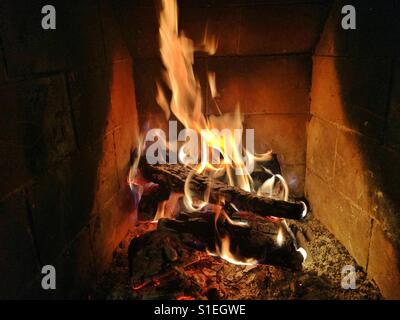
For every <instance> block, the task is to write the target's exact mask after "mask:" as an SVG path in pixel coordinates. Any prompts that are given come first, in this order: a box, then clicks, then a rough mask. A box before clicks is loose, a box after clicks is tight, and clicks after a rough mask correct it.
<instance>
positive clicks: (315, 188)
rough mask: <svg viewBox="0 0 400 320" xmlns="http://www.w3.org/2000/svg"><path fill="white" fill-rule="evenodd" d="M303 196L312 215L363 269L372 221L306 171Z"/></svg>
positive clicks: (330, 187) (365, 264)
mask: <svg viewBox="0 0 400 320" xmlns="http://www.w3.org/2000/svg"><path fill="white" fill-rule="evenodd" d="M306 197H307V199H308V200H309V201H310V205H311V210H312V214H314V215H315V217H317V219H318V220H320V221H321V222H322V223H323V224H324V225H325V226H326V227H327V228H328V229H329V231H331V232H332V233H333V234H334V235H335V237H336V238H337V239H338V240H339V241H340V242H341V243H342V244H343V245H344V246H345V247H346V248H347V250H348V251H349V252H350V254H351V255H352V256H353V257H354V258H355V260H356V261H357V263H358V264H359V265H360V266H361V267H363V268H366V266H367V260H368V248H369V241H370V235H371V221H372V219H371V218H370V217H369V216H368V214H366V213H365V212H363V211H361V210H359V209H357V208H356V207H355V206H354V205H352V203H351V201H349V200H348V199H347V198H345V197H344V196H343V195H342V194H341V193H339V192H338V190H337V189H336V188H334V187H332V186H331V185H329V184H328V183H326V182H325V181H323V180H322V179H321V178H319V177H318V176H317V175H316V174H314V173H313V172H312V171H311V169H309V168H307V174H306Z"/></svg>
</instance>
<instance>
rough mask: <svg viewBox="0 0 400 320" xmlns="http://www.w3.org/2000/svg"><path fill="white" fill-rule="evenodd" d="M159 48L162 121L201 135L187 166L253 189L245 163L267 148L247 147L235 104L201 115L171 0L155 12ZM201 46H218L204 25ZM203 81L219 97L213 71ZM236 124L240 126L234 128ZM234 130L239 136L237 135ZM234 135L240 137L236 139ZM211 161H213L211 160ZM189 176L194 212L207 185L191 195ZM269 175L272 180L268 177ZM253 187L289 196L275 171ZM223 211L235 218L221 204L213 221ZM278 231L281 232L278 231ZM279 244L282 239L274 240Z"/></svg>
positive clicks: (163, 206)
mask: <svg viewBox="0 0 400 320" xmlns="http://www.w3.org/2000/svg"><path fill="white" fill-rule="evenodd" d="M159 35H160V53H161V59H162V62H163V65H164V67H165V72H164V79H165V84H166V85H167V86H168V88H169V89H170V91H171V93H172V97H171V99H170V100H168V99H167V98H166V97H167V95H166V94H165V93H164V91H163V89H162V86H161V85H159V84H157V96H156V100H157V102H158V104H159V105H160V107H161V109H162V110H163V112H164V114H165V116H166V118H167V120H168V119H169V118H170V115H171V113H172V114H173V115H174V116H175V117H176V118H177V119H178V120H179V121H180V122H181V123H182V124H183V125H184V127H185V128H187V129H192V130H194V131H195V132H197V133H198V134H200V136H201V138H202V139H201V144H200V146H199V148H200V150H201V159H199V160H200V162H199V164H198V165H196V166H193V167H191V168H192V169H193V170H194V171H193V172H197V173H203V174H206V175H208V176H209V177H210V183H211V181H212V180H213V179H221V178H225V179H226V182H227V183H228V184H229V185H231V186H238V187H240V188H242V189H243V190H246V191H249V192H256V190H254V183H253V180H252V178H251V175H250V172H249V169H248V168H249V167H248V166H249V165H250V166H252V167H253V166H254V164H255V163H256V162H259V161H266V160H270V159H271V154H272V153H271V152H267V153H265V154H261V155H257V154H255V153H254V152H252V151H249V148H248V146H247V141H246V148H245V147H244V146H243V145H242V130H243V125H242V123H243V118H242V114H241V113H240V109H239V104H237V106H236V109H235V111H234V112H232V113H227V114H222V112H221V111H220V108H219V106H218V104H217V103H216V101H214V102H215V105H216V106H217V108H218V110H219V115H211V116H208V117H206V116H205V115H204V114H203V112H202V107H203V100H202V95H201V88H200V83H199V81H198V80H197V78H196V77H195V74H194V71H193V63H194V52H195V45H194V44H193V41H192V40H191V39H189V38H187V37H186V36H185V34H184V33H183V32H180V31H179V29H178V8H177V3H176V0H162V10H161V12H160V27H159ZM199 48H200V49H201V50H202V51H205V52H208V53H209V54H214V53H215V52H216V50H217V40H216V39H215V38H214V37H212V36H210V35H209V34H208V30H206V32H205V35H204V40H203V43H202V44H201V46H200V47H199ZM208 82H209V86H210V90H211V95H212V98H215V97H217V96H218V91H217V86H216V75H215V73H210V74H209V75H208ZM235 129H239V130H235ZM238 132H239V133H240V137H238V135H239V134H238ZM238 138H239V139H238ZM178 155H179V159H180V160H181V161H182V162H183V163H185V164H187V165H188V162H187V161H186V160H187V159H189V158H190V156H191V155H190V154H189V151H188V150H186V149H185V145H183V146H182V147H181V148H180V149H179V150H178ZM214 160H216V161H214ZM191 179H192V175H189V176H188V178H187V181H186V183H185V190H184V201H183V202H184V204H185V206H186V209H187V210H189V211H199V210H201V209H202V208H204V206H205V205H206V204H207V203H208V199H209V189H208V190H207V191H206V192H205V194H204V198H203V199H194V194H193V193H192V192H191V190H190V180H191ZM271 179H272V180H271ZM271 179H270V180H267V181H266V182H265V183H264V184H263V185H262V186H261V188H260V189H259V190H258V191H257V192H258V193H259V194H263V195H266V196H271V197H272V196H274V197H279V198H282V199H284V200H287V199H288V187H287V184H286V182H285V180H284V179H283V177H282V176H280V175H272V178H271ZM276 181H279V182H280V184H281V185H282V186H283V191H281V192H280V194H278V195H276V194H274V193H273V186H274V185H275V182H276ZM170 201H171V199H170V200H169V201H165V202H162V203H160V206H159V208H158V211H157V214H156V217H155V221H157V220H158V219H159V218H161V217H164V216H167V215H169V214H170V213H167V212H166V211H167V206H168V203H169V202H170ZM221 214H223V215H224V218H225V219H226V220H227V221H228V223H235V222H234V221H232V220H231V219H229V217H227V215H226V214H224V211H223V210H222V209H220V210H218V212H216V220H217V219H218V218H219V217H220V215H221ZM281 236H282V234H281ZM220 240H221V246H220V247H217V248H216V254H218V255H219V256H221V257H222V258H224V259H225V260H228V261H229V262H232V263H237V264H255V263H257V261H255V260H254V259H248V260H246V261H244V262H243V261H241V260H238V259H236V258H235V255H234V254H233V253H232V252H231V250H230V239H229V237H227V236H224V237H222V236H221V238H220ZM277 241H278V243H279V242H281V241H283V239H280V238H279V235H278V239H277Z"/></svg>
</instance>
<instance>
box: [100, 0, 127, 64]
mask: <svg viewBox="0 0 400 320" xmlns="http://www.w3.org/2000/svg"><path fill="white" fill-rule="evenodd" d="M100 16H101V22H102V28H103V29H102V30H103V37H104V46H105V58H106V61H107V62H108V63H110V62H115V61H119V60H125V59H130V53H129V50H128V46H127V44H126V39H125V38H124V33H123V32H122V30H121V27H120V24H119V16H118V12H117V9H116V8H115V3H113V1H111V0H100Z"/></svg>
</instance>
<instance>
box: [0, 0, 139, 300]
mask: <svg viewBox="0 0 400 320" xmlns="http://www.w3.org/2000/svg"><path fill="white" fill-rule="evenodd" d="M44 4H47V2H46V1H44V2H42V1H33V2H32V1H28V0H20V1H17V2H15V1H2V2H1V3H0V12H1V16H0V19H1V23H0V43H1V51H0V105H1V108H2V116H1V118H0V130H1V138H0V153H1V156H0V171H1V172H2V177H1V179H0V192H1V193H0V252H1V255H0V297H1V298H29V297H35V298H40V297H43V298H71V297H73V298H77V297H85V298H87V292H88V291H90V289H91V286H92V285H93V284H94V282H95V280H97V279H98V277H99V276H100V275H101V274H102V272H103V271H104V270H105V269H106V268H107V266H108V264H109V263H110V261H111V258H112V251H113V249H114V248H115V247H116V246H117V244H118V243H119V242H120V240H121V238H122V237H123V236H124V235H125V234H126V232H127V228H128V226H129V224H130V223H132V220H134V219H135V215H134V213H133V212H132V208H130V202H129V200H130V199H129V193H128V190H127V185H126V182H125V181H126V180H125V178H126V175H127V170H128V166H129V158H130V151H131V149H132V148H133V147H134V146H135V144H136V137H137V132H136V130H137V127H138V125H137V112H136V102H135V91H134V82H133V75H132V60H131V57H130V54H129V51H128V50H127V47H126V46H125V44H124V39H123V38H122V36H121V34H120V32H119V25H118V23H117V19H116V18H115V16H114V13H113V12H114V11H113V7H112V3H111V1H108V0H99V1H97V0H93V1H92V0H88V1H79V2H73V3H72V2H71V1H52V4H53V5H54V6H55V7H56V10H57V29H56V30H53V31H44V30H42V29H41V18H42V15H41V13H40V12H41V7H42V5H44ZM46 264H52V265H54V266H55V267H56V270H57V290H55V291H51V290H50V291H44V290H41V286H40V281H41V274H40V270H41V267H42V266H43V265H46Z"/></svg>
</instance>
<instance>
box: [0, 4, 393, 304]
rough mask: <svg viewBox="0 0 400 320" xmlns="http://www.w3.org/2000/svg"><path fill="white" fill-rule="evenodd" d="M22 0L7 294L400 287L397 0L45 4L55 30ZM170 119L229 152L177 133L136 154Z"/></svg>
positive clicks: (1, 202) (7, 183)
mask: <svg viewBox="0 0 400 320" xmlns="http://www.w3.org/2000/svg"><path fill="white" fill-rule="evenodd" d="M23 2H24V5H21V6H15V4H13V3H11V2H8V3H7V2H4V3H1V4H0V11H1V12H2V13H3V12H4V14H3V15H2V16H1V20H2V23H1V24H0V44H1V46H0V49H1V50H0V58H1V59H0V101H1V105H2V107H3V108H2V117H1V120H0V121H1V127H0V128H1V129H2V133H3V138H2V139H1V150H2V157H1V161H0V163H1V171H2V174H3V179H2V181H1V183H0V189H1V190H2V195H1V198H0V228H1V233H0V247H1V250H0V271H1V272H0V274H1V276H0V279H1V281H0V297H1V298H5V299H10V298H11V299H30V298H42V299H69V298H83V299H92V298H93V299H104V298H107V299H110V298H111V299H160V298H167V299H179V300H187V299H381V298H386V299H399V298H400V289H399V288H400V273H399V270H400V269H399V239H400V236H399V233H398V225H399V217H398V211H399V210H400V203H399V199H400V195H399V194H398V193H399V192H398V188H397V187H396V186H395V181H397V180H398V179H396V178H397V176H398V175H399V174H398V172H399V170H398V169H397V166H398V163H399V160H400V155H399V141H400V139H399V133H400V127H399V119H400V118H399V97H400V76H399V71H400V64H399V60H398V58H399V45H398V43H400V42H399V40H400V39H398V34H399V30H400V29H399V28H400V25H399V22H398V21H397V20H398V19H396V18H397V16H398V14H399V13H400V7H399V4H397V2H396V1H386V2H385V3H382V2H381V1H373V0H371V1H369V0H368V1H353V3H352V5H353V6H354V8H355V9H356V25H357V28H356V29H355V30H351V29H350V30H344V29H343V27H342V24H341V22H342V19H343V16H344V15H345V14H344V13H342V8H343V6H345V5H348V4H349V3H347V2H346V3H345V2H343V1H340V0H337V1H335V0H324V1H286V0H282V1H279V0H276V1H267V0H265V1H262V0H260V1H241V0H235V1H213V0H205V1H178V6H177V9H178V10H177V12H175V11H174V3H175V1H169V0H168V1H167V0H165V1H147V0H146V1H128V0H115V1H113V0H104V1H103V0H101V1H81V3H80V4H68V3H62V2H61V1H60V2H57V1H56V3H55V4H54V7H55V8H56V12H57V28H56V29H55V30H43V29H42V28H41V25H40V21H41V19H42V17H43V14H42V13H41V8H42V5H44V4H40V3H35V4H33V3H31V2H30V1H23ZM175 14H176V15H177V16H174V15H175ZM38 21H39V22H38ZM174 21H177V22H178V23H177V26H178V27H177V28H176V25H175V24H174ZM192 49H193V50H194V51H195V52H194V55H193V56H192V52H191V50H192ZM192 58H193V61H191V59H192ZM192 62H193V64H192ZM186 104H187V105H189V108H187V110H183V109H184V108H183V107H182V106H183V105H185V106H186ZM224 115H225V116H224ZM221 119H222V120H221ZM203 122H204V123H203ZM171 123H173V124H172V125H171ZM224 127H229V128H231V129H238V128H239V127H240V129H243V130H242V131H241V132H240V134H239V136H240V137H241V138H242V139H244V140H243V145H242V144H241V146H240V150H239V151H238V153H240V154H241V155H242V156H246V155H247V156H248V157H247V158H246V159H250V160H249V162H251V163H253V160H254V168H253V167H252V168H251V170H250V171H251V172H249V173H247V171H246V170H248V167H247V166H246V165H248V164H249V163H248V162H246V161H244V162H243V163H242V162H240V161H239V162H240V165H238V164H237V163H238V160H237V159H236V158H235V157H232V160H233V163H234V164H233V165H232V164H230V165H231V167H230V169H229V170H233V171H234V172H236V171H235V170H237V169H240V170H241V175H239V176H241V177H242V176H244V177H245V178H238V177H237V176H236V175H232V174H229V173H228V171H229V170H228V169H227V167H224V166H225V163H226V160H227V159H228V158H229V156H228V155H227V150H226V149H227V147H226V145H227V144H226V143H225V141H226V140H229V139H228V138H226V139H225V140H224V143H225V144H224V146H225V147H223V146H221V145H220V140H215V137H214V136H213V135H212V133H210V132H211V131H212V130H211V129H222V128H224ZM184 128H186V129H195V130H194V131H196V132H197V133H198V134H200V137H202V138H204V139H205V142H204V143H205V145H206V147H205V148H206V150H207V152H206V153H207V155H209V153H211V151H212V150H211V149H212V148H214V149H218V151H219V152H220V154H219V156H218V157H217V158H218V160H221V159H222V160H223V163H224V165H222V166H221V167H218V166H213V165H211V162H208V163H207V164H204V163H202V162H200V164H199V163H197V164H196V166H192V165H188V163H186V162H185V161H182V159H187V158H189V157H190V153H189V152H187V151H182V152H181V151H180V150H183V149H180V148H181V146H182V144H183V143H184V142H185V139H181V141H180V143H178V144H177V145H176V146H175V147H172V144H168V147H169V148H168V149H167V151H166V155H165V157H164V160H165V162H168V163H161V164H160V163H154V162H151V161H149V159H148V157H146V155H147V153H146V151H148V150H149V147H150V146H151V143H150V142H149V141H147V142H145V141H144V140H145V137H147V136H148V133H149V132H152V131H151V130H154V129H158V131H157V132H161V131H162V132H165V133H166V135H165V137H167V139H169V138H170V137H171V134H172V135H173V134H174V133H173V131H174V130H175V131H176V135H177V136H178V135H179V134H180V132H181V131H182V130H183V129H184ZM204 128H206V129H208V131H207V132H206V133H201V131H200V129H204ZM246 129H253V130H254V131H252V132H253V134H254V150H251V148H250V149H249V145H248V143H247V142H248V140H246V137H247V136H246V133H247V131H246ZM154 132H155V131H154ZM249 134H250V133H249ZM229 137H231V136H229ZM156 140H157V139H154V141H156ZM200 140H201V139H200ZM200 140H199V141H200ZM245 140H246V141H245ZM250 140H251V139H249V141H250ZM154 141H153V142H154ZM157 141H160V136H158V140H157ZM244 141H245V142H244ZM168 143H171V141H168ZM199 143H200V145H201V143H202V142H201V141H200V142H199ZM210 145H218V148H217V147H215V146H214V147H210ZM196 146H197V144H196ZM201 146H202V145H201ZM235 146H236V144H232V145H231V146H230V147H231V148H235ZM242 147H243V148H244V147H245V148H247V149H246V151H247V153H243V149H242ZM210 148H211V149H210ZM199 149H200V150H201V147H200V148H199ZM171 150H172V151H174V150H175V152H176V153H177V154H175V155H174V152H172V153H171V152H169V151H171ZM185 150H186V149H185ZM192 150H194V149H192ZM180 152H181V153H180ZM200 153H201V152H200ZM154 155H155V157H156V158H157V159H160V157H159V156H160V154H159V153H157V154H154ZM201 155H203V153H201ZM201 155H200V156H198V157H194V158H196V159H200V158H201ZM254 155H257V156H255V157H254ZM252 156H253V158H252ZM174 157H175V158H176V159H177V160H180V161H177V162H179V163H170V162H171V161H170V160H171V159H172V158H174ZM161 158H162V157H161ZM239 158H240V157H239ZM240 159H241V158H240ZM197 165H198V166H197ZM202 165H203V166H202ZM235 165H236V167H235ZM210 168H212V170H214V171H215V172H217V173H218V172H220V171H221V170H225V171H223V172H224V173H223V174H219V173H218V174H216V173H215V172H213V173H212V174H210V172H211V171H210V170H209V169H210ZM216 168H217V169H216ZM210 176H211V177H212V179H213V180H210ZM250 177H251V178H250ZM210 181H212V182H210ZM44 266H53V267H54V270H56V275H57V277H56V283H57V286H56V289H52V288H50V289H47V290H44V289H43V277H44V276H45V272H44V271H43V269H42V268H43V267H44ZM352 268H353V269H352ZM352 272H353V274H354V275H355V282H354V283H355V284H356V286H355V288H352V287H351V286H352V284H351V281H350V282H346V281H345V280H344V279H346V275H349V274H352ZM346 284H347V285H349V286H350V287H346Z"/></svg>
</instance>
